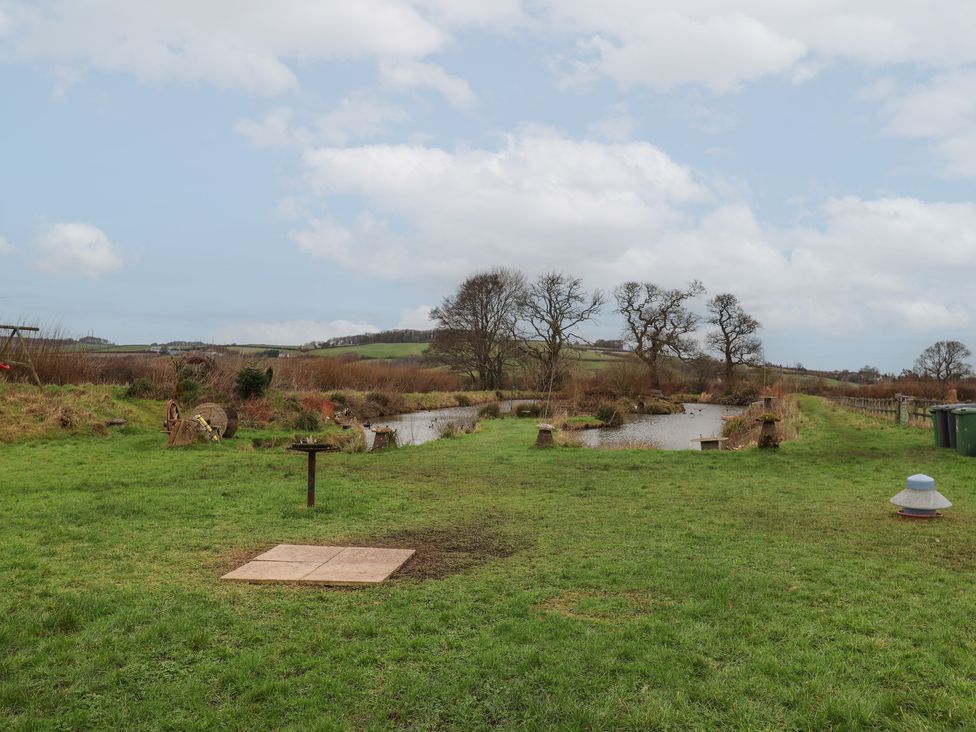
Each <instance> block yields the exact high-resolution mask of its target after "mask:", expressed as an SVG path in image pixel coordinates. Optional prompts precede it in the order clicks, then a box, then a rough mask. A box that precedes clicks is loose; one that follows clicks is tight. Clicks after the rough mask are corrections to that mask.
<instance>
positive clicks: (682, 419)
mask: <svg viewBox="0 0 976 732" xmlns="http://www.w3.org/2000/svg"><path fill="white" fill-rule="evenodd" d="M533 402H534V400H532V399H507V400H505V401H502V402H499V403H498V406H499V408H500V409H501V412H502V414H511V412H512V407H513V406H517V405H519V404H532V403H533ZM483 406H484V405H483V404H479V405H477V406H473V407H448V408H447V409H430V410H424V411H422V412H410V413H408V414H397V415H394V416H392V417H382V418H380V419H377V420H376V421H375V422H373V427H389V428H390V429H395V430H396V431H397V442H398V444H400V445H422V444H423V443H425V442H430V441H431V440H436V439H437V438H439V437H440V436H441V431H442V430H443V429H444V427H445V426H447V425H448V424H456V425H457V426H458V427H460V428H462V429H464V428H466V427H471V426H472V425H473V424H474V423H475V422H476V421H477V419H478V412H479V411H481V408H482V407H483ZM742 411H743V408H742V407H726V406H722V405H718V404H685V413H684V414H660V415H657V414H655V415H631V416H629V417H628V418H627V419H628V421H627V422H626V424H624V425H623V426H622V427H604V428H601V429H595V430H584V431H582V432H580V433H579V435H580V438H581V439H582V440H583V443H584V444H585V445H586V446H587V447H602V446H613V445H634V446H645V447H651V446H653V447H656V448H658V449H660V450H698V449H699V445H698V443H697V442H692V440H694V439H695V438H696V437H699V436H702V435H705V436H709V435H719V434H721V433H722V417H723V416H724V415H727V414H740V413H741V412H742ZM373 437H374V435H373V432H372V430H366V444H367V446H368V447H372V445H373Z"/></svg>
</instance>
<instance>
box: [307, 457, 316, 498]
mask: <svg viewBox="0 0 976 732" xmlns="http://www.w3.org/2000/svg"><path fill="white" fill-rule="evenodd" d="M306 505H307V506H308V507H309V508H312V506H314V505H315V451H314V450H309V451H308V500H307V502H306Z"/></svg>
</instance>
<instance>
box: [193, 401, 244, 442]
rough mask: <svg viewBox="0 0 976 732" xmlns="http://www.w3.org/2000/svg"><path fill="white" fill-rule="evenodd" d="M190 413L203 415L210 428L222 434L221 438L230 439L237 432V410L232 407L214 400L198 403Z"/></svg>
mask: <svg viewBox="0 0 976 732" xmlns="http://www.w3.org/2000/svg"><path fill="white" fill-rule="evenodd" d="M190 413H191V414H192V415H193V416H194V417H196V416H197V415H200V416H201V417H203V418H204V419H205V420H206V421H207V424H209V425H210V428H211V429H212V430H214V431H215V432H217V433H218V434H220V437H221V439H229V438H231V437H233V436H234V435H235V434H236V432H237V412H236V411H234V409H233V408H232V407H223V406H221V405H220V404H216V403H214V402H204V403H203V404H198V405H197V406H195V407H194V408H193V409H192V410H190Z"/></svg>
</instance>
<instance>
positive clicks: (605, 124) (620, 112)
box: [590, 102, 637, 142]
mask: <svg viewBox="0 0 976 732" xmlns="http://www.w3.org/2000/svg"><path fill="white" fill-rule="evenodd" d="M635 129H637V120H635V119H634V116H633V115H632V114H631V113H630V107H629V106H628V105H627V103H626V102H622V103H620V104H614V105H613V106H612V107H611V108H610V109H609V110H608V114H607V116H606V117H604V118H603V119H601V120H599V121H598V122H595V123H593V124H592V125H590V130H591V131H592V132H594V133H595V134H597V135H599V136H600V137H602V138H603V139H605V140H609V141H610V142H623V141H625V140H629V139H631V138H632V137H633V136H634V130H635Z"/></svg>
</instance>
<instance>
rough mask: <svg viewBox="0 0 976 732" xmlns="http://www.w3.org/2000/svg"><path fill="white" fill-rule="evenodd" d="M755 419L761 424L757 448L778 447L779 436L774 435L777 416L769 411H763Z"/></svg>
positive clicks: (777, 420)
mask: <svg viewBox="0 0 976 732" xmlns="http://www.w3.org/2000/svg"><path fill="white" fill-rule="evenodd" d="M756 421H757V422H758V423H759V424H760V425H761V428H760V430H759V449H760V450H767V449H769V448H773V447H779V437H777V436H776V423H777V422H779V417H777V416H776V415H775V414H772V413H771V412H763V413H762V414H760V415H759V416H758V417H757V418H756Z"/></svg>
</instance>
